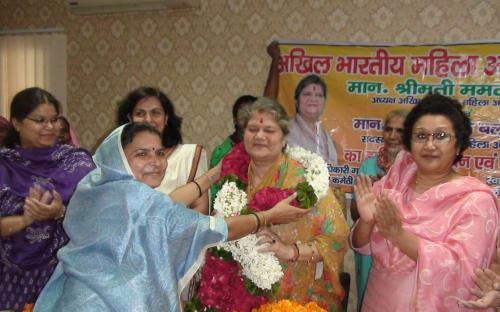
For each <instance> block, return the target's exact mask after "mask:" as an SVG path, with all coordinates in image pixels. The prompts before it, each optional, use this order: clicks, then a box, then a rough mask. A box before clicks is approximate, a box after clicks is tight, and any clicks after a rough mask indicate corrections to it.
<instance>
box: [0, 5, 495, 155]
mask: <svg viewBox="0 0 500 312" xmlns="http://www.w3.org/2000/svg"><path fill="white" fill-rule="evenodd" d="M499 11H500V2H499V1H497V0H477V1H473V0H469V1H461V0H443V1H430V0H419V1H413V0H378V1H370V0H336V1H333V0H287V1H285V0H201V7H200V8H199V9H196V10H190V11H163V12H148V13H128V14H109V15H94V16H77V15H73V14H71V13H70V12H69V11H68V10H67V9H66V7H65V4H64V0H0V28H1V29H3V30H6V29H26V28H51V27H62V28H64V29H65V31H66V33H67V36H68V46H67V53H68V99H67V101H68V108H69V109H68V110H69V111H68V115H69V119H70V121H71V122H72V124H73V125H74V126H75V128H76V130H77V132H78V133H79V136H80V139H81V141H82V144H83V146H84V147H87V148H89V149H92V148H94V147H95V145H96V143H97V142H98V140H99V138H101V137H103V136H105V135H106V134H107V133H108V131H109V130H110V129H112V128H113V126H114V124H115V109H116V103H117V101H118V100H119V99H120V98H122V97H123V96H124V95H125V94H126V93H127V91H128V90H130V89H132V88H135V87H137V86H140V85H145V84H148V85H156V86H159V87H160V88H161V89H163V90H164V91H165V92H166V93H167V94H168V95H169V97H170V98H171V99H172V100H173V102H174V104H175V106H176V109H177V111H178V113H179V114H180V115H181V116H183V117H184V125H183V129H182V130H183V134H184V137H185V141H186V142H196V143H203V144H204V145H205V146H206V147H207V148H208V150H209V151H211V150H212V149H213V148H214V147H215V146H216V145H217V144H219V143H220V142H221V141H222V140H223V139H224V137H225V136H226V135H227V134H228V133H229V132H230V131H231V128H232V124H231V116H230V115H231V113H230V107H231V105H232V103H233V102H234V100H235V99H236V98H237V97H238V96H239V95H242V94H244V93H250V94H255V95H259V94H261V93H262V90H263V87H264V84H265V80H266V76H267V69H268V65H269V58H268V56H267V54H266V45H267V44H268V42H270V41H271V40H272V39H273V38H284V39H296V40H321V41H351V42H394V43H421V42H427V43H436V42H437V43H439V42H452V41H457V40H473V39H493V38H500V27H499V26H500V25H499V24H500V23H499V21H498V19H497V18H496V17H495V16H498V14H499V13H500V12H499Z"/></svg>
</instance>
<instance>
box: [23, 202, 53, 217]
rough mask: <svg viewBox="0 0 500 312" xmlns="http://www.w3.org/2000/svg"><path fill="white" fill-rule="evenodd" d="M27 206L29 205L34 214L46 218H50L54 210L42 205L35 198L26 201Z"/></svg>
mask: <svg viewBox="0 0 500 312" xmlns="http://www.w3.org/2000/svg"><path fill="white" fill-rule="evenodd" d="M25 205H27V206H28V207H29V208H30V210H31V211H32V213H34V214H36V215H39V216H43V217H45V218H47V217H49V216H50V214H51V213H52V210H51V209H50V207H49V206H48V205H46V204H43V203H41V202H40V201H38V200H37V199H34V198H28V199H26V201H25Z"/></svg>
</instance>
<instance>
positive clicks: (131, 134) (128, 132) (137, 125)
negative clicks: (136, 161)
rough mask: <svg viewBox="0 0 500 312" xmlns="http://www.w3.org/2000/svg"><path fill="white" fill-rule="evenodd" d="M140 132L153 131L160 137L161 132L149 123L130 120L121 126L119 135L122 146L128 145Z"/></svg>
mask: <svg viewBox="0 0 500 312" xmlns="http://www.w3.org/2000/svg"><path fill="white" fill-rule="evenodd" d="M141 132H149V133H154V134H156V135H158V137H159V138H160V139H161V133H160V132H159V131H158V130H157V129H156V128H155V127H153V126H151V125H150V124H147V123H144V122H132V123H129V124H128V125H126V126H125V127H123V130H122V135H121V137H120V142H121V144H122V148H125V146H127V145H129V144H130V143H131V142H132V141H133V140H134V138H135V137H136V136H137V135H138V134H139V133H141Z"/></svg>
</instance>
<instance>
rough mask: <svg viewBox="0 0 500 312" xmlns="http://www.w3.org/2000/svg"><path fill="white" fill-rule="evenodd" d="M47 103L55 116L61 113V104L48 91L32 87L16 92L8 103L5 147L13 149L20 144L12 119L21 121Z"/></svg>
mask: <svg viewBox="0 0 500 312" xmlns="http://www.w3.org/2000/svg"><path fill="white" fill-rule="evenodd" d="M43 103H49V104H52V105H54V108H55V109H56V112H57V114H58V115H59V113H60V112H61V103H59V101H58V100H57V99H56V98H55V97H54V96H53V95H52V94H50V93H49V92H48V91H46V90H44V89H41V88H38V87H32V88H27V89H24V90H22V91H20V92H18V93H17V94H16V95H15V96H14V98H13V99H12V102H11V103H10V123H11V126H10V127H9V131H8V133H7V137H6V139H5V146H7V147H9V148H14V146H15V145H17V144H20V143H21V141H20V138H19V133H18V132H17V131H16V130H15V128H14V127H13V126H12V125H13V121H14V119H15V120H17V121H19V122H20V121H22V120H23V119H25V118H26V116H28V115H29V114H30V113H31V112H32V111H34V110H35V109H36V108H37V107H38V106H39V105H40V104H43Z"/></svg>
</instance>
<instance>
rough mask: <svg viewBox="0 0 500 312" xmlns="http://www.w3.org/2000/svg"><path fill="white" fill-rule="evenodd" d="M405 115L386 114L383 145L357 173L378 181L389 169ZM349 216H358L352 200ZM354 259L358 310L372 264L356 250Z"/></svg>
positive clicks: (400, 141) (400, 143)
mask: <svg viewBox="0 0 500 312" xmlns="http://www.w3.org/2000/svg"><path fill="white" fill-rule="evenodd" d="M406 115H408V111H407V110H401V109H398V110H392V111H390V112H389V113H388V114H387V116H386V117H385V120H384V133H383V136H384V145H383V146H382V147H381V148H380V149H379V151H378V153H377V155H375V156H372V157H370V158H368V159H366V160H365V161H363V162H362V163H361V166H360V167H359V174H362V175H366V176H369V177H370V178H371V179H372V181H378V180H379V179H380V178H381V177H383V176H384V175H385V174H386V173H387V171H389V168H390V167H391V166H392V164H393V163H394V160H395V159H396V156H397V154H398V153H399V151H400V150H401V149H402V148H403V130H404V129H403V124H404V121H405V118H406ZM351 216H352V218H353V221H356V220H357V219H358V218H359V214H358V209H357V207H356V201H352V205H351ZM354 259H355V261H356V262H355V265H356V287H357V291H358V311H359V310H360V309H361V304H362V302H363V295H364V293H365V289H366V283H367V281H368V274H369V272H370V268H371V266H372V258H371V257H370V256H365V255H362V254H359V253H357V252H356V253H355V254H354Z"/></svg>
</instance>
